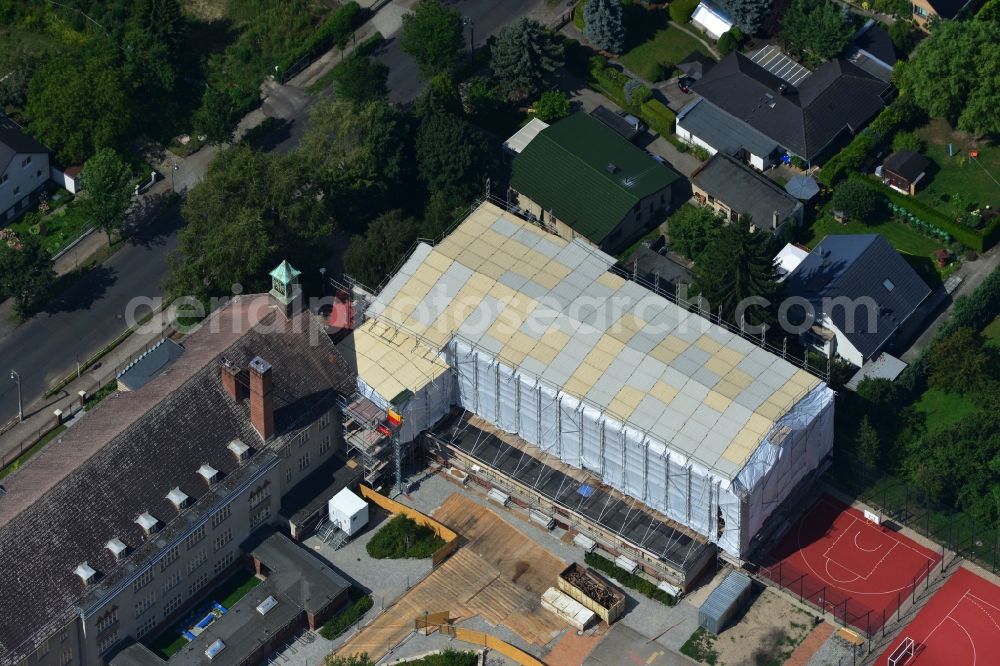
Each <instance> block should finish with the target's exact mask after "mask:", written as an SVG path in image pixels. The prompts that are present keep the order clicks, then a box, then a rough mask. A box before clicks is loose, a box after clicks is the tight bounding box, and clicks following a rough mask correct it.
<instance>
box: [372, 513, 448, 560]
mask: <svg viewBox="0 0 1000 666" xmlns="http://www.w3.org/2000/svg"><path fill="white" fill-rule="evenodd" d="M444 544H445V542H444V539H442V538H441V537H439V536H438V535H437V534H435V533H434V530H432V529H431V528H429V527H427V526H426V525H418V524H417V522H416V521H414V520H413V519H412V518H408V517H406V516H404V515H402V514H400V515H398V516H396V517H395V518H393V519H392V520H390V521H389V522H387V523H386V524H385V525H383V526H382V529H380V530H379V531H378V533H377V534H375V536H373V537H372V539H371V541H369V542H368V544H367V545H366V546H365V550H367V551H368V554H369V555H370V556H371V557H373V558H375V559H377V560H381V559H399V558H404V557H408V558H424V557H430V556H431V555H433V554H434V553H435V552H436V551H437V550H438V549H439V548H441V547H442V546H443V545H444Z"/></svg>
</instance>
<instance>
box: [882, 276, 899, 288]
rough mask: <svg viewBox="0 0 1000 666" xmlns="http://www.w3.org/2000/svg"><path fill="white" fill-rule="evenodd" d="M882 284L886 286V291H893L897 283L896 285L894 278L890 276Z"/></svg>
mask: <svg viewBox="0 0 1000 666" xmlns="http://www.w3.org/2000/svg"><path fill="white" fill-rule="evenodd" d="M882 286H883V287H885V288H886V291H892V290H893V289H895V288H896V285H894V284H893V283H892V280H890V279H889V278H886V279H885V281H883V282H882Z"/></svg>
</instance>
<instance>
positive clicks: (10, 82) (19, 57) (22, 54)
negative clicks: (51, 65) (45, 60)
mask: <svg viewBox="0 0 1000 666" xmlns="http://www.w3.org/2000/svg"><path fill="white" fill-rule="evenodd" d="M37 65H38V63H37V57H36V55H35V54H33V53H32V52H31V51H30V50H28V48H27V47H26V46H25V45H24V44H12V45H11V46H10V47H4V48H3V49H0V72H3V75H0V110H2V109H3V108H4V107H6V106H15V107H22V106H24V104H25V102H27V100H28V82H29V81H31V77H32V75H33V74H34V72H35V69H36V67H37Z"/></svg>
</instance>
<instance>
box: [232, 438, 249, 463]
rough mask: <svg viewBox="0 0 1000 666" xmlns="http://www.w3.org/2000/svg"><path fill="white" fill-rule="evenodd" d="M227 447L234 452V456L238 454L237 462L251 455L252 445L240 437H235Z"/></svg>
mask: <svg viewBox="0 0 1000 666" xmlns="http://www.w3.org/2000/svg"><path fill="white" fill-rule="evenodd" d="M227 448H228V449H229V450H230V451H232V452H233V455H234V456H236V460H237V462H243V461H244V460H246V459H247V458H249V457H250V447H249V446H247V445H246V444H244V443H243V442H242V441H240V440H238V439H234V440H233V441H231V442H229V446H228V447H227Z"/></svg>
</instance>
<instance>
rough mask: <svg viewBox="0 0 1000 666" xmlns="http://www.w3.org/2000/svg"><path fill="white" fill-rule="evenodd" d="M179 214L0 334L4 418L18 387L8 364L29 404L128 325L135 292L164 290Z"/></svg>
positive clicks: (11, 411)
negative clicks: (128, 310) (126, 315)
mask: <svg viewBox="0 0 1000 666" xmlns="http://www.w3.org/2000/svg"><path fill="white" fill-rule="evenodd" d="M180 224H181V221H180V217H179V216H177V215H173V216H171V217H170V218H169V219H164V220H162V221H160V222H158V223H157V224H156V225H154V226H152V227H150V228H149V229H147V230H145V231H144V232H142V233H141V234H139V236H138V237H137V238H135V239H133V240H131V241H129V243H128V244H127V245H126V247H124V248H122V249H121V250H120V251H119V252H117V253H116V254H115V255H114V256H113V257H111V259H109V260H108V261H107V262H106V263H104V264H103V265H102V266H101V267H100V268H97V269H95V270H93V271H91V272H90V273H88V274H87V275H86V276H85V277H83V278H82V279H81V280H80V281H79V282H77V283H76V284H75V285H73V286H72V287H71V288H70V289H69V290H68V291H66V292H65V293H64V294H62V295H61V296H60V297H59V298H58V299H57V300H56V301H55V302H53V303H51V304H50V305H49V307H48V308H47V309H46V311H44V312H41V313H39V314H38V315H36V316H34V317H32V318H31V319H30V320H29V321H27V322H25V323H24V324H22V325H21V326H18V327H17V328H15V329H13V330H12V331H10V332H9V333H8V334H7V335H6V336H4V338H3V339H2V340H0V373H2V377H0V422H5V421H6V420H7V419H9V418H11V417H13V416H16V415H17V387H16V386H15V384H14V382H12V381H10V380H9V379H8V377H9V376H10V374H9V371H10V369H12V368H13V369H14V370H17V371H18V373H20V375H21V390H22V393H23V399H24V403H25V406H26V407H27V405H30V404H31V403H32V402H34V400H35V399H36V398H40V397H41V396H42V394H43V393H44V392H45V389H46V388H48V386H49V384H50V383H51V382H52V381H53V380H55V379H58V378H60V377H63V376H65V375H66V373H67V372H69V371H71V369H72V368H73V366H74V364H75V363H76V360H77V358H79V360H81V361H82V360H84V359H86V358H87V357H88V356H90V355H91V354H93V353H95V352H96V351H98V350H99V349H100V348H101V347H103V346H104V345H105V344H107V343H108V341H109V340H110V339H111V338H113V337H114V336H115V335H117V334H118V333H119V332H120V331H122V330H123V329H124V328H125V324H124V312H125V307H126V305H127V304H128V302H129V301H130V300H131V299H133V298H135V297H137V296H149V297H155V296H160V295H162V288H161V283H162V281H163V278H164V276H166V274H167V253H168V252H170V251H171V250H173V249H174V248H175V247H177V229H178V228H179V227H180Z"/></svg>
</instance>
